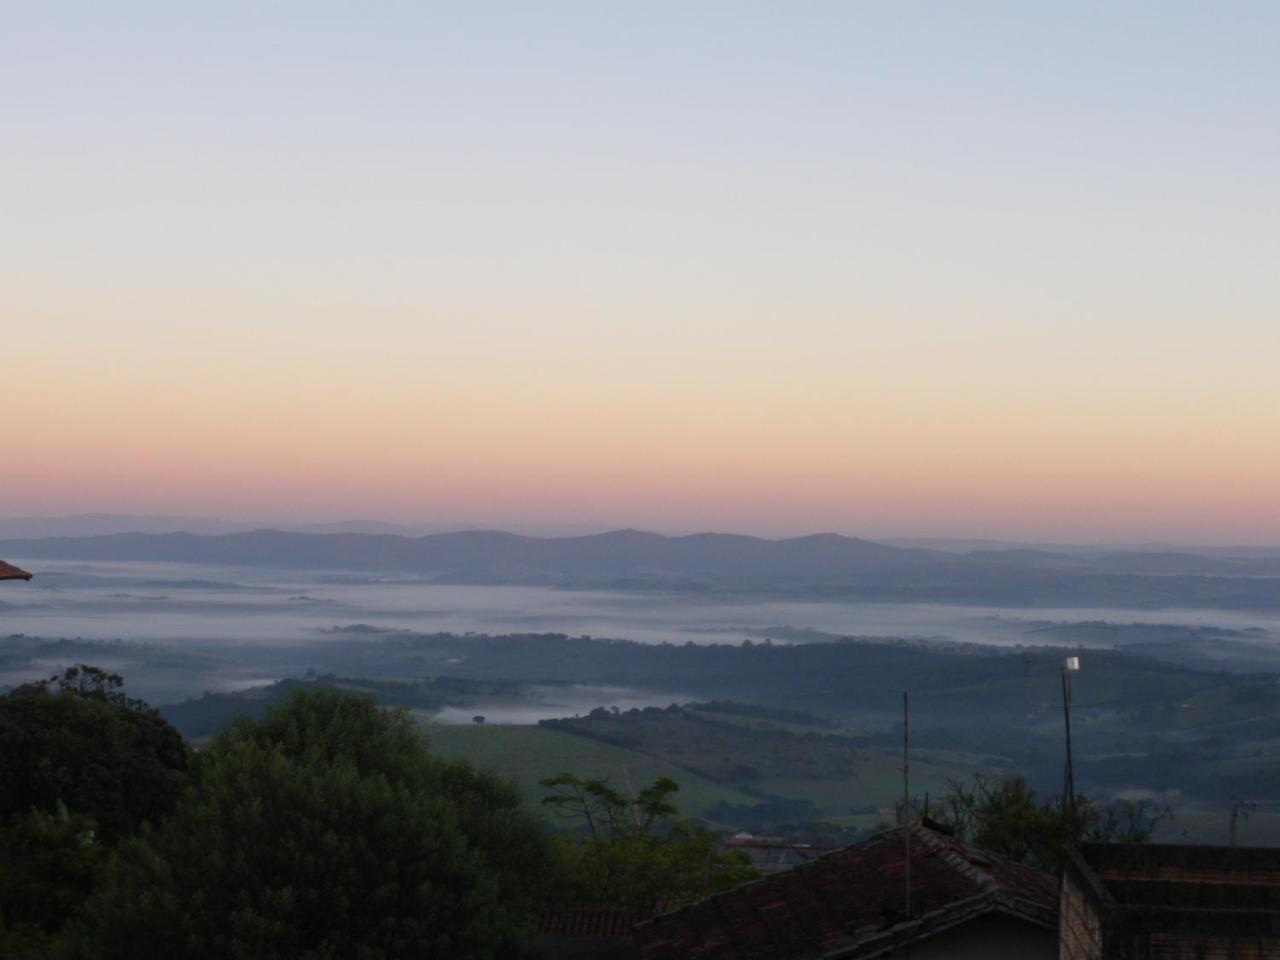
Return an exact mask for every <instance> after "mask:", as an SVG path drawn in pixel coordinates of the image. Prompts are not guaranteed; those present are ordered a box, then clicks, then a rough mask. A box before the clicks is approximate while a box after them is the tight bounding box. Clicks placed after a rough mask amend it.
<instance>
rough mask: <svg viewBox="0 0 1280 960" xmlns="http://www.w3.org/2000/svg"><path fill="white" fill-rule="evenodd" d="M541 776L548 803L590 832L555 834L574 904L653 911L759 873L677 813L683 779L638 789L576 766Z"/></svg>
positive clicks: (704, 829) (563, 815)
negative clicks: (577, 771)
mask: <svg viewBox="0 0 1280 960" xmlns="http://www.w3.org/2000/svg"><path fill="white" fill-rule="evenodd" d="M541 783H542V785H543V786H544V787H546V788H548V789H550V790H553V791H554V792H552V793H550V794H548V795H547V796H546V797H544V798H543V801H542V802H543V804H544V805H546V806H548V807H551V808H552V809H553V810H555V811H556V812H557V813H558V814H559V815H561V816H562V817H564V818H566V819H568V820H569V821H571V822H573V823H574V824H576V825H577V826H578V827H579V828H580V829H581V830H583V831H585V836H572V835H561V836H559V837H557V838H556V850H557V852H558V854H559V857H560V860H561V863H562V864H563V866H564V871H565V876H566V883H567V889H566V891H565V895H566V896H567V897H568V898H569V899H571V900H572V901H573V902H574V903H575V904H576V905H579V906H588V905H589V906H597V907H620V908H625V909H629V910H636V911H640V912H653V911H655V910H657V909H659V908H662V907H674V906H678V905H679V904H682V903H689V902H692V901H694V900H699V899H702V898H703V897H706V896H709V895H710V894H712V893H715V892H717V891H720V890H727V889H729V888H731V887H735V886H738V885H739V884H741V883H745V882H747V881H748V880H753V879H755V878H757V877H758V876H759V874H758V873H757V872H756V870H755V868H754V867H752V866H751V862H750V860H749V859H748V858H747V857H746V856H745V855H743V854H742V853H740V852H737V851H733V852H729V851H724V850H721V849H720V848H719V844H718V842H717V839H716V836H715V834H713V833H712V832H711V831H710V830H708V829H706V827H703V826H701V825H698V824H695V823H692V822H690V821H680V820H675V819H674V818H675V817H676V814H677V810H676V807H675V804H674V803H672V802H671V797H672V795H673V794H675V793H676V792H677V791H678V790H679V789H680V785H679V784H678V783H676V781H674V780H672V779H670V778H669V777H660V778H659V779H657V780H656V781H654V782H653V783H652V784H650V785H649V786H647V787H644V788H643V789H641V790H640V791H639V792H637V793H635V794H634V795H629V794H623V793H621V792H620V791H618V790H616V789H614V788H613V787H611V786H610V785H609V784H608V783H607V782H606V781H604V780H601V779H595V778H582V777H578V776H576V775H574V774H571V773H562V774H560V775H559V776H556V777H550V778H548V779H546V780H543V781H541Z"/></svg>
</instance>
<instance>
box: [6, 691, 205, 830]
mask: <svg viewBox="0 0 1280 960" xmlns="http://www.w3.org/2000/svg"><path fill="white" fill-rule="evenodd" d="M121 685H122V681H121V679H120V677H119V676H117V675H115V674H109V673H106V672H104V671H102V670H99V669H98V668H96V667H86V666H80V667H72V668H71V669H69V670H67V671H66V672H65V673H63V674H62V675H61V676H58V677H53V678H51V679H50V680H47V681H44V682H43V683H39V684H32V685H29V686H24V687H19V688H18V689H17V690H14V691H13V692H11V693H9V694H6V695H5V696H0V822H3V821H7V820H10V819H12V818H14V817H17V816H25V815H26V814H28V813H29V812H31V811H32V810H35V811H38V812H41V813H45V814H52V813H54V812H55V811H56V810H57V809H58V807H59V805H60V804H61V805H62V806H64V807H65V808H66V809H67V810H69V811H70V812H71V813H72V814H75V815H78V816H82V817H88V818H89V819H90V820H92V821H93V828H94V830H95V831H96V835H97V839H99V840H102V841H104V842H107V843H113V842H115V841H116V840H117V839H119V838H120V837H121V836H123V835H124V834H127V833H131V832H133V831H134V830H136V829H137V828H138V827H139V826H140V825H141V824H142V823H143V822H144V821H150V822H152V823H155V822H158V821H159V820H161V819H162V818H163V817H164V816H166V815H167V814H168V813H169V811H170V810H172V809H173V806H174V804H175V803H176V802H177V799H178V795H179V793H180V792H181V790H182V787H183V785H184V782H185V774H186V768H187V762H188V750H187V747H186V745H185V744H184V742H183V740H182V737H181V736H180V735H179V733H178V731H177V730H175V729H174V728H173V727H172V726H170V725H169V724H168V723H167V722H165V720H164V719H163V718H161V717H160V715H159V714H158V713H156V711H154V710H152V709H151V708H150V707H148V706H147V705H146V704H145V703H143V702H142V701H140V700H134V699H131V698H129V697H127V696H125V695H124V693H123V692H122V691H121V689H120V688H121Z"/></svg>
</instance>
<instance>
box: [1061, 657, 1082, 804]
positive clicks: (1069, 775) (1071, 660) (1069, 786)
mask: <svg viewBox="0 0 1280 960" xmlns="http://www.w3.org/2000/svg"><path fill="white" fill-rule="evenodd" d="M1079 672H1080V658H1079V657H1067V658H1066V659H1065V660H1063V661H1062V720H1063V724H1064V726H1065V729H1066V733H1067V765H1066V769H1065V770H1064V772H1063V776H1062V820H1063V823H1064V825H1066V826H1070V825H1071V823H1072V822H1073V821H1074V820H1075V812H1076V777H1075V770H1074V768H1073V767H1072V764H1071V675H1072V674H1073V673H1079Z"/></svg>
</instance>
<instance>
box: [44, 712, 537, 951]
mask: <svg viewBox="0 0 1280 960" xmlns="http://www.w3.org/2000/svg"><path fill="white" fill-rule="evenodd" d="M512 851H515V853H514V855H510V856H509V854H510V853H511V852H512ZM544 866H545V865H544V863H543V862H542V861H541V846H540V841H539V838H538V835H537V832H536V829H535V827H534V824H533V822H532V820H531V819H529V818H528V817H527V816H525V815H524V814H522V813H521V811H520V810H519V800H518V797H517V796H516V795H515V794H514V792H513V791H512V790H511V789H510V788H509V787H507V786H505V785H503V784H502V783H500V782H497V781H495V780H493V779H491V778H488V777H484V776H481V775H477V774H475V773H474V772H473V771H471V770H470V769H469V768H467V767H465V766H460V765H457V764H446V763H442V762H440V761H437V760H435V759H433V758H432V757H431V756H430V754H429V753H428V752H427V749H426V745H425V742H424V741H423V739H422V737H421V736H420V735H419V733H418V732H417V731H416V729H415V728H414V727H413V724H412V722H411V721H410V719H409V717H408V715H407V714H405V713H404V712H397V711H383V710H381V709H379V708H378V706H377V705H376V703H375V702H374V701H373V700H372V699H371V698H366V697H362V696H356V695H351V694H346V693H342V692H339V691H337V690H333V689H318V690H314V691H308V692H300V693H298V694H295V695H294V696H293V697H292V698H291V699H290V700H288V701H287V702H286V703H285V704H283V705H281V706H280V707H277V708H276V709H275V710H273V711H271V712H270V713H269V714H268V715H267V716H266V717H265V718H264V719H263V720H262V721H261V722H260V723H255V722H253V721H251V720H247V719H241V720H239V721H238V722H236V723H235V724H233V725H232V727H230V728H229V729H228V730H227V731H226V732H224V733H223V734H221V735H219V736H218V737H217V738H216V739H215V740H214V742H213V744H212V745H211V746H210V748H209V749H208V750H207V751H206V752H205V753H204V754H202V755H201V756H200V757H199V758H198V762H197V764H196V765H195V769H194V785H193V788H192V790H191V792H190V795H189V796H188V797H187V798H186V799H185V800H184V801H183V802H182V804H181V805H180V806H179V809H178V810H177V812H176V813H175V815H174V816H173V817H171V818H170V819H169V820H167V821H166V822H165V824H164V825H163V826H162V827H160V828H159V829H157V830H155V831H152V832H150V833H148V834H144V835H143V836H141V837H139V838H136V839H134V840H131V841H128V842H126V843H125V844H124V845H122V848H121V852H120V855H119V857H118V859H117V862H116V863H115V865H114V867H113V869H112V870H111V872H110V874H109V877H108V880H107V882H106V884H105V885H104V887H103V888H102V889H100V890H99V892H98V893H97V894H95V896H94V897H93V898H92V899H91V900H90V901H89V904H88V906H87V909H86V913H85V915H84V917H83V919H82V921H81V923H80V924H79V926H78V929H77V930H76V931H74V933H73V936H72V937H71V939H70V943H69V947H68V950H69V953H70V954H71V955H73V956H79V957H102V958H107V957H129V958H140V960H143V958H149V957H155V958H161V957H164V958H168V957H174V956H182V957H189V958H210V960H212V958H246V960H247V958H255V960H272V958H281V960H283V958H314V960H321V958H358V960H381V958H398V957H424V958H435V957H439V958H456V960H468V958H477V960H479V958H497V957H518V956H520V955H521V953H522V952H523V951H524V940H525V935H526V931H527V928H528V922H527V921H528V919H529V913H530V911H531V910H532V909H533V908H534V906H536V904H535V903H534V902H533V900H532V897H533V894H534V893H535V892H536V891H537V890H539V889H540V887H539V883H538V879H539V877H540V876H541V875H542V872H543V869H544Z"/></svg>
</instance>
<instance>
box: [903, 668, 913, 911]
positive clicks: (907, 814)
mask: <svg viewBox="0 0 1280 960" xmlns="http://www.w3.org/2000/svg"><path fill="white" fill-rule="evenodd" d="M910 720H911V717H910V711H909V710H908V707H907V691H905V690H903V691H902V836H903V837H904V838H905V844H906V859H905V860H904V861H903V863H904V864H905V865H906V866H905V869H904V876H905V877H906V883H907V911H906V912H907V919H908V920H910V919H911V756H910V753H909V748H910V746H911V725H910Z"/></svg>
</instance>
